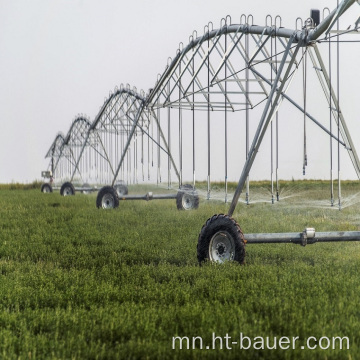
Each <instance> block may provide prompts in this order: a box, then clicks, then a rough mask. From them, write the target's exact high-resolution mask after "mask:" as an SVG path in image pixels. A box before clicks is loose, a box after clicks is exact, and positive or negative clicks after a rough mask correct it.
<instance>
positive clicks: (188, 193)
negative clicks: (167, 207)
mask: <svg viewBox="0 0 360 360" xmlns="http://www.w3.org/2000/svg"><path fill="white" fill-rule="evenodd" d="M176 207H177V208H178V210H192V209H197V208H198V207H199V195H198V193H197V191H196V190H195V189H194V188H193V186H192V185H190V184H185V185H183V186H181V188H180V190H179V191H178V193H177V195H176Z"/></svg>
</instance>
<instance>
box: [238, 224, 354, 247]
mask: <svg viewBox="0 0 360 360" xmlns="http://www.w3.org/2000/svg"><path fill="white" fill-rule="evenodd" d="M244 238H245V240H246V243H247V244H278V243H292V244H299V245H302V246H306V245H310V244H315V243H317V242H340V241H341V242H343V241H360V231H332V232H318V233H317V232H315V229H314V228H305V229H304V231H302V232H298V233H296V232H292V233H272V234H268V233H264V234H244Z"/></svg>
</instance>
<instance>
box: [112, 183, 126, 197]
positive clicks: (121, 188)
mask: <svg viewBox="0 0 360 360" xmlns="http://www.w3.org/2000/svg"><path fill="white" fill-rule="evenodd" d="M114 189H115V191H116V193H117V195H118V197H121V196H123V195H127V194H128V193H129V190H128V187H127V186H126V185H125V184H116V185H114Z"/></svg>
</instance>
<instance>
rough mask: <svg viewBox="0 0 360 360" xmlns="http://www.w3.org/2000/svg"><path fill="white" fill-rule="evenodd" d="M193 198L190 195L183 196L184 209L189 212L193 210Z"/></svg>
mask: <svg viewBox="0 0 360 360" xmlns="http://www.w3.org/2000/svg"><path fill="white" fill-rule="evenodd" d="M193 206H194V205H193V197H192V196H191V195H189V194H184V196H183V208H184V209H185V210H189V209H192V208H193Z"/></svg>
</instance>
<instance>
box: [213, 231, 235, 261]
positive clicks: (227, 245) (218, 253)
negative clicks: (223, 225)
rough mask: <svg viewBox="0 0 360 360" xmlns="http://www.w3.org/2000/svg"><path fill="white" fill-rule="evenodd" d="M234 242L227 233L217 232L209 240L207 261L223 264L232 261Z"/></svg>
mask: <svg viewBox="0 0 360 360" xmlns="http://www.w3.org/2000/svg"><path fill="white" fill-rule="evenodd" d="M234 255H235V242H234V239H233V238H232V236H231V235H230V234H229V233H228V232H227V231H218V232H217V233H216V234H215V235H214V236H213V237H212V238H211V240H210V244H209V259H210V260H211V261H215V262H220V263H223V262H225V261H231V260H234Z"/></svg>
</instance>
